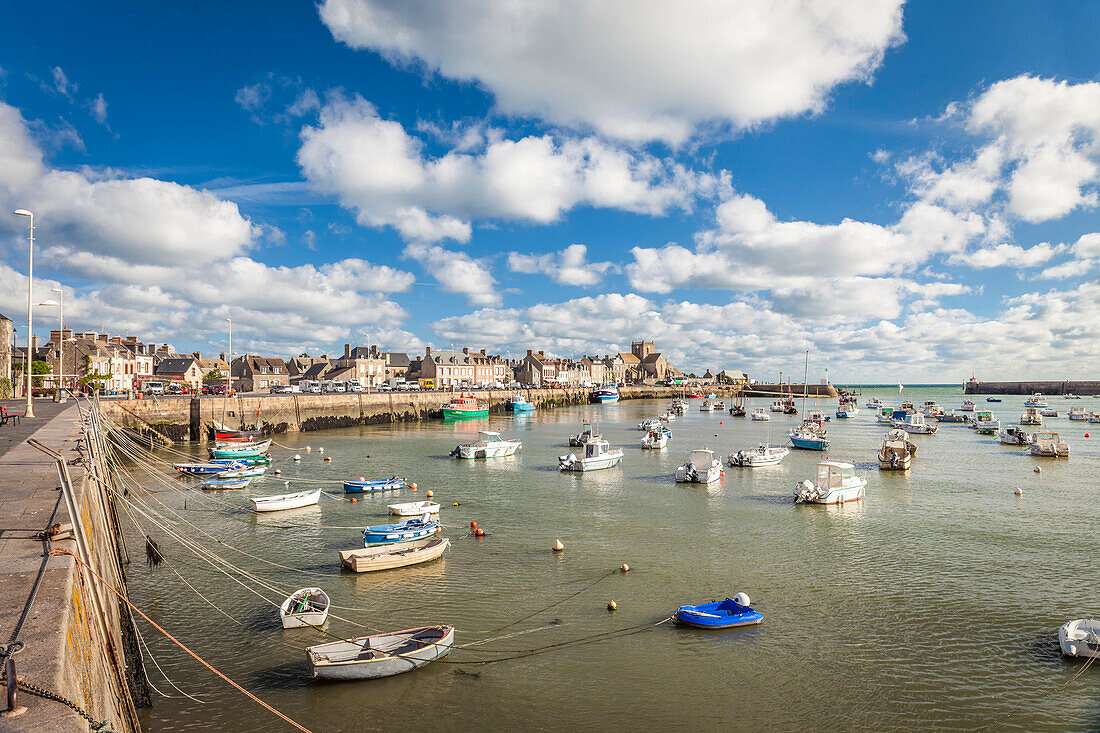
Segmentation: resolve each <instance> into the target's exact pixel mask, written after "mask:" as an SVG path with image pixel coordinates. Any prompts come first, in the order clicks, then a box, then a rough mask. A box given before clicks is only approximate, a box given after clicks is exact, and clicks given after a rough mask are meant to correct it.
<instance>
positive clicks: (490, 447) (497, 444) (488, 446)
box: [451, 430, 523, 460]
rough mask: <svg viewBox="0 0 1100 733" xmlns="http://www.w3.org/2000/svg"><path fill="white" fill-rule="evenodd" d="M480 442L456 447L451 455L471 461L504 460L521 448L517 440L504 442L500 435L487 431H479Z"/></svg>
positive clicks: (521, 444)
mask: <svg viewBox="0 0 1100 733" xmlns="http://www.w3.org/2000/svg"><path fill="white" fill-rule="evenodd" d="M477 434H478V436H480V438H481V440H479V441H478V442H476V443H466V444H464V445H459V446H456V447H455V449H454V450H453V451H451V455H452V456H454V457H455V458H465V459H468V460H473V459H475V458H504V457H506V456H511V455H515V452H516V451H518V450H519V449H520V448H521V447H523V443H521V442H520V441H518V440H505V439H504V438H502V437H500V433H494V432H492V431H489V430H479V431H478V433H477Z"/></svg>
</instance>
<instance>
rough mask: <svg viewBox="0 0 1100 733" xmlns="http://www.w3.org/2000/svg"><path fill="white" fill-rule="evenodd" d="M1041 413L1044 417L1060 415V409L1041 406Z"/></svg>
mask: <svg viewBox="0 0 1100 733" xmlns="http://www.w3.org/2000/svg"><path fill="white" fill-rule="evenodd" d="M1039 414H1040V415H1042V416H1043V417H1058V411H1057V410H1055V409H1054V408H1053V407H1040V408H1039Z"/></svg>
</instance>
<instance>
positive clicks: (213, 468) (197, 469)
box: [173, 461, 247, 476]
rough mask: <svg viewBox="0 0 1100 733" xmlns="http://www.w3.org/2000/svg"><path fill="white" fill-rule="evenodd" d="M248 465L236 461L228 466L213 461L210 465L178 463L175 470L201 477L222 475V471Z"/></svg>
mask: <svg viewBox="0 0 1100 733" xmlns="http://www.w3.org/2000/svg"><path fill="white" fill-rule="evenodd" d="M246 465H247V464H245V463H244V462H242V461H234V462H232V463H231V464H228V465H227V464H225V463H215V462H213V461H211V462H210V463H177V464H175V465H174V466H173V468H175V469H176V471H177V472H179V473H186V474H189V475H191V476H199V475H202V474H206V473H221V472H222V471H227V470H229V469H230V467H232V468H234V469H237V468H244V467H245V466H246Z"/></svg>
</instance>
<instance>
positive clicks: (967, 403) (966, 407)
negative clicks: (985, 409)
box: [959, 398, 1000, 412]
mask: <svg viewBox="0 0 1100 733" xmlns="http://www.w3.org/2000/svg"><path fill="white" fill-rule="evenodd" d="M993 401H994V400H993V399H992V398H990V399H988V400H986V402H993ZM996 401H997V402H1000V400H996ZM959 410H961V411H962V412H974V400H963V403H962V407H960V408H959Z"/></svg>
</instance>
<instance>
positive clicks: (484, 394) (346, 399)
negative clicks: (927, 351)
mask: <svg viewBox="0 0 1100 733" xmlns="http://www.w3.org/2000/svg"><path fill="white" fill-rule="evenodd" d="M795 386H796V387H797V390H798V393H799V394H800V393H801V389H802V387H801V385H795ZM811 387H812V388H814V391H820V393H821V394H822V395H824V396H836V390H834V389H833V388H832V386H830V385H811ZM741 389H742V388H741V387H739V386H736V385H731V386H725V387H707V388H706V391H707V393H708V394H709V393H714V394H716V395H718V397H720V398H722V399H732V398H735V397H736V396H737V395H738V394H739V393H740V391H741ZM784 389H786V387H784ZM520 392H521V393H522V394H524V395H525V396H526V397H527V399H528V400H530V401H531V402H532V403H534V404H535V405H537V406H538V408H539V409H554V408H555V407H564V406H566V405H581V404H586V403H587V402H589V396H590V393H591V390H589V389H529V390H520ZM780 393H781V392H780V389H779V387H778V385H757V386H755V387H754V388H752V389H751V390H746V391H745V394H746V395H747V396H772V395H774V396H778V395H779V394H780ZM454 394H457V393H450V392H372V393H352V394H325V395H316V394H289V395H243V396H241V395H238V396H233V397H228V398H225V397H195V398H191V399H187V398H173V397H169V398H161V399H155V398H154V399H142V400H104V401H102V402H101V403H100V409H101V410H102V412H103V415H104V417H105V419H106V420H107V422H109V423H110V424H111V425H112V426H114V427H124V428H130V429H132V430H136V431H138V432H153V433H156V434H158V435H160V436H163V437H165V438H168V439H169V440H171V441H173V442H191V441H194V442H205V441H207V440H209V439H210V437H211V432H212V428H214V427H215V426H217V425H225V426H226V427H229V428H232V429H239V430H260V431H261V432H262V433H263V434H265V435H278V434H280V433H294V432H311V431H314V430H327V429H331V428H347V427H352V426H355V425H371V424H384V423H395V422H401V421H406V420H430V419H437V418H441V417H442V416H443V404H444V403H445V402H447V401H448V400H450V399H451V397H452V396H453V395H454ZM476 394H477V399H478V401H479V402H482V403H485V404H487V405H488V407H489V412H490V414H503V413H505V412H506V411H507V403H508V400H510V399H511V398H512V397H513V396H514V395H515V394H517V391H516V390H483V391H479V392H477V393H476ZM619 394H620V396H621V399H624V400H632V399H667V400H672V399H675V398H677V397H679V396H681V394H683V390H682V389H681V388H679V387H645V386H643V387H622V388H621V389H620V390H619Z"/></svg>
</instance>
